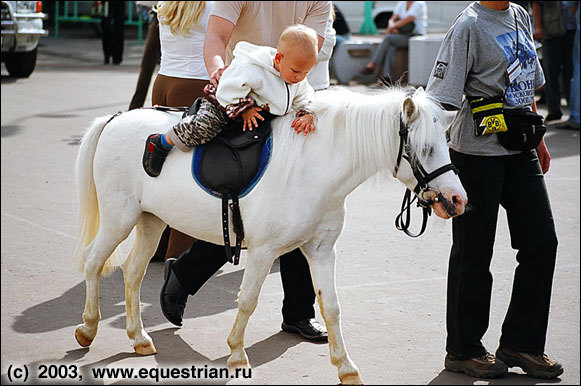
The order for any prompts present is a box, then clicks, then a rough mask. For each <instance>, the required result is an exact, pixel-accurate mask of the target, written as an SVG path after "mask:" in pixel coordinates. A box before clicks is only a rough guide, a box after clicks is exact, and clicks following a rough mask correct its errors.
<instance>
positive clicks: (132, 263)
mask: <svg viewBox="0 0 581 386" xmlns="http://www.w3.org/2000/svg"><path fill="white" fill-rule="evenodd" d="M164 228H165V223H164V222H163V221H161V220H160V219H159V218H157V217H156V216H154V215H152V214H150V213H145V212H143V213H142V214H141V215H140V216H139V220H138V221H137V226H136V227H135V242H134V243H133V247H132V248H131V252H129V256H127V259H126V260H125V262H124V263H123V278H124V279H125V308H126V310H127V336H129V338H130V339H133V348H134V349H135V352H136V353H138V354H141V355H151V354H155V353H156V349H155V346H154V345H153V341H152V340H151V337H150V336H149V335H148V334H147V332H145V330H144V329H143V322H142V321H141V309H140V297H139V291H140V288H141V282H142V280H143V276H144V275H145V270H146V268H147V264H148V263H149V260H150V259H151V257H152V256H153V254H154V252H155V248H156V247H157V244H158V242H159V239H160V237H161V234H162V233H163V230H164Z"/></svg>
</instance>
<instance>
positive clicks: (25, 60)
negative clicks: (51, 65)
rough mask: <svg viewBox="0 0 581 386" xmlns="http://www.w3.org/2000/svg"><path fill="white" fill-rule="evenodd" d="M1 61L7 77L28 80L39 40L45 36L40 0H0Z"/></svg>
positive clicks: (34, 63) (44, 16) (46, 32)
mask: <svg viewBox="0 0 581 386" xmlns="http://www.w3.org/2000/svg"><path fill="white" fill-rule="evenodd" d="M0 15H1V18H2V62H4V63H5V64H6V69H7V70H8V73H9V74H10V76H13V77H16V78H27V77H29V76H30V74H32V71H34V67H35V66H36V54H37V47H38V41H39V40H40V38H41V37H42V36H47V35H48V31H47V30H45V29H43V24H42V21H43V20H44V19H46V14H44V13H42V2H41V1H2V4H1V8H0Z"/></svg>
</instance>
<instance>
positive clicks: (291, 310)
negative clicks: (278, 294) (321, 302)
mask: <svg viewBox="0 0 581 386" xmlns="http://www.w3.org/2000/svg"><path fill="white" fill-rule="evenodd" d="M280 276H281V279H282V288H283V290H284V300H283V302H282V317H283V320H284V321H285V322H287V323H288V322H297V321H299V320H304V319H310V318H314V317H315V309H314V308H313V305H314V303H315V290H314V289H313V281H312V279H311V271H310V270H309V264H308V263H307V259H306V258H305V256H304V255H303V253H302V252H301V250H300V249H299V248H297V249H295V250H294V251H291V252H289V253H286V254H284V255H282V256H281V257H280Z"/></svg>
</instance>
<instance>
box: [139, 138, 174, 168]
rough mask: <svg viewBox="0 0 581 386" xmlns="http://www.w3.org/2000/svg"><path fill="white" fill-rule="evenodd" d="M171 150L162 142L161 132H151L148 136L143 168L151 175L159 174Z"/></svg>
mask: <svg viewBox="0 0 581 386" xmlns="http://www.w3.org/2000/svg"><path fill="white" fill-rule="evenodd" d="M170 150H171V149H166V148H165V147H164V146H163V145H162V144H161V134H151V135H150V136H149V137H147V141H145V151H144V152H143V169H144V170H145V172H146V173H147V174H148V175H149V176H150V177H157V176H159V174H160V173H161V167H162V166H163V163H164V161H165V157H167V155H168V153H169V152H170Z"/></svg>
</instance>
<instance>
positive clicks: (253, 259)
mask: <svg viewBox="0 0 581 386" xmlns="http://www.w3.org/2000/svg"><path fill="white" fill-rule="evenodd" d="M270 256H274V254H272V253H271V254H270V255H269V254H267V253H266V251H265V250H264V249H261V250H260V252H259V251H257V250H256V249H252V250H251V249H248V258H247V263H246V269H245V270H244V276H243V277H242V284H241V285H240V292H239V294H238V314H237V315H236V321H235V322H234V326H233V327H232V331H231V332H230V335H229V336H228V346H230V357H229V358H228V361H227V364H228V367H229V368H230V369H235V368H247V367H250V364H249V363H248V356H246V351H245V350H244V331H245V330H246V325H247V324H248V319H250V315H252V313H253V312H254V310H255V309H256V305H257V303H258V295H259V293H260V289H261V288H262V284H263V283H264V279H265V278H266V275H268V272H270V268H271V267H272V263H273V261H274V259H275V258H276V257H270Z"/></svg>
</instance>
